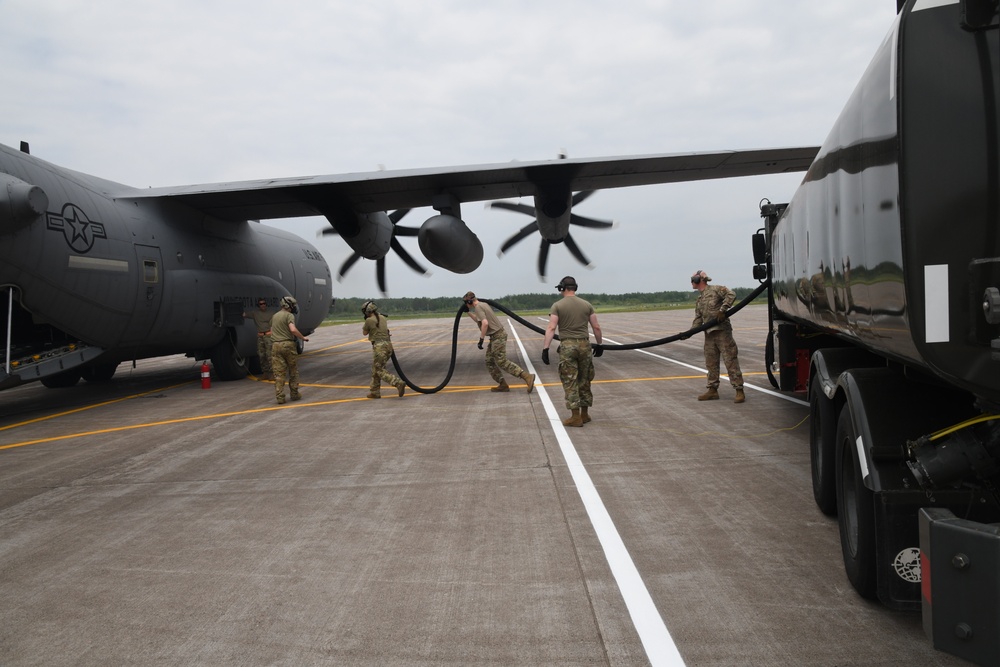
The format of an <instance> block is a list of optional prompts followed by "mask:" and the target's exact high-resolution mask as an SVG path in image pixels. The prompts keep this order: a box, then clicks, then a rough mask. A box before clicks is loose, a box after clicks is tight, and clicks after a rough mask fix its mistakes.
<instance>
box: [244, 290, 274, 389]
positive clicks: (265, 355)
mask: <svg viewBox="0 0 1000 667" xmlns="http://www.w3.org/2000/svg"><path fill="white" fill-rule="evenodd" d="M273 316H274V314H273V313H272V312H270V311H269V310H268V308H267V301H266V300H265V299H264V297H261V298H260V299H258V300H257V310H255V311H252V312H250V313H246V312H244V313H243V317H244V318H245V319H252V320H253V322H254V324H255V325H256V327H257V358H258V359H260V372H261V373H262V374H263V375H264V379H265V380H271V379H273V378H274V375H272V373H271V345H272V343H273V341H272V340H271V318H272V317H273Z"/></svg>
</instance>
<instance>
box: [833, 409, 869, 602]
mask: <svg viewBox="0 0 1000 667" xmlns="http://www.w3.org/2000/svg"><path fill="white" fill-rule="evenodd" d="M857 439H858V434H857V432H856V431H855V429H854V422H853V421H852V420H851V411H850V409H849V408H848V407H847V406H844V408H843V409H842V410H841V411H840V419H838V420H837V454H836V457H837V515H838V518H839V521H838V523H839V525H840V550H841V551H842V552H843V555H844V570H845V571H846V572H847V579H848V580H849V581H850V582H851V585H852V586H854V590H856V591H857V592H858V594H859V595H861V597H864V598H868V599H875V597H876V595H877V593H878V580H877V576H878V574H877V569H876V566H877V563H876V544H875V501H874V498H873V494H872V492H871V490H870V489H869V488H868V487H866V486H865V482H864V479H863V478H862V475H861V463H860V461H859V459H858V456H859V452H858V448H857V445H856V442H857Z"/></svg>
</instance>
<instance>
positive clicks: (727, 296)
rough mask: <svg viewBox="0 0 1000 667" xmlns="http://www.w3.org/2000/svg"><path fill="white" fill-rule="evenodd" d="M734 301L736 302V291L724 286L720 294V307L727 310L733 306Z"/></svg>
mask: <svg viewBox="0 0 1000 667" xmlns="http://www.w3.org/2000/svg"><path fill="white" fill-rule="evenodd" d="M734 303H736V292H734V291H733V290H731V289H729V288H728V287H724V288H723V294H722V309H723V310H729V309H730V308H732V307H733V304H734Z"/></svg>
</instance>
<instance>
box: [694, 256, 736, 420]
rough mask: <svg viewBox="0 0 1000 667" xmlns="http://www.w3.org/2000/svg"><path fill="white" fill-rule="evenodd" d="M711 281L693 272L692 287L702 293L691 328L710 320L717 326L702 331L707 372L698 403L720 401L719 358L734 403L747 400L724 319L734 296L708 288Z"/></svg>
mask: <svg viewBox="0 0 1000 667" xmlns="http://www.w3.org/2000/svg"><path fill="white" fill-rule="evenodd" d="M710 280H711V278H709V277H708V274H706V273H705V272H704V271H695V273H694V275H692V276H691V286H692V287H694V289H696V290H698V291H699V292H701V293H700V294H699V295H698V301H697V302H696V303H695V306H694V322H692V324H691V326H692V327H700V326H701V325H702V324H705V323H706V322H709V321H710V320H713V319H714V320H716V321H717V322H718V324H716V325H715V326H712V327H709V328H708V329H706V330H705V367H706V368H707V369H708V391H706V392H705V393H704V394H701V395H700V396H698V400H699V401H714V400H718V398H719V358H720V357H721V358H722V361H723V362H725V364H726V373H728V374H729V383H730V384H731V385H733V389H735V390H736V398H735V399H733V402H734V403H742V402H744V401H745V400H746V395H745V394H744V393H743V373H742V372H741V371H740V361H739V359H738V358H737V354H738V353H739V348H737V347H736V341H735V340H734V339H733V325H732V323H731V322H730V321H729V318H728V317H727V315H726V311H728V310H729V309H730V308H731V307H732V305H733V302H734V301H736V293H735V292H734V291H733V290H731V289H729V288H728V287H725V286H723V285H709V284H708V282H709V281H710Z"/></svg>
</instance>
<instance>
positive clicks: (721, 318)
mask: <svg viewBox="0 0 1000 667" xmlns="http://www.w3.org/2000/svg"><path fill="white" fill-rule="evenodd" d="M715 321H716V322H718V323H719V324H722V323H723V322H725V321H726V311H724V310H720V311H717V312H716V313H715Z"/></svg>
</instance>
